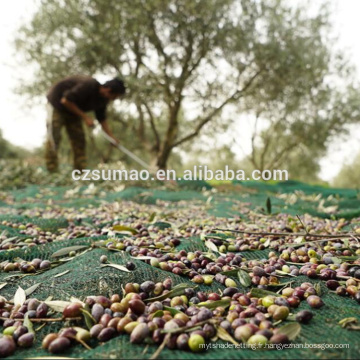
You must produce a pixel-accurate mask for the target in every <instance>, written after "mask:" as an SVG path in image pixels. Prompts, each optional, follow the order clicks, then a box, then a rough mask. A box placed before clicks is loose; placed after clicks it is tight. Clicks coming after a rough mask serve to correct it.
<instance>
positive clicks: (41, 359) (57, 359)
mask: <svg viewBox="0 0 360 360" xmlns="http://www.w3.org/2000/svg"><path fill="white" fill-rule="evenodd" d="M80 359H82V358H73V357H64V356H38V357H30V358H24V360H80Z"/></svg>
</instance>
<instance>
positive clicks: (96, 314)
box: [91, 304, 104, 322]
mask: <svg viewBox="0 0 360 360" xmlns="http://www.w3.org/2000/svg"><path fill="white" fill-rule="evenodd" d="M91 315H92V316H93V318H94V319H95V321H96V322H99V320H100V318H101V317H102V316H103V315H104V307H103V306H102V305H100V304H94V306H93V307H92V309H91Z"/></svg>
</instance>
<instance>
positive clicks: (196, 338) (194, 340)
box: [188, 334, 205, 352]
mask: <svg viewBox="0 0 360 360" xmlns="http://www.w3.org/2000/svg"><path fill="white" fill-rule="evenodd" d="M188 345H189V348H190V350H191V351H193V352H200V351H203V350H205V339H204V338H203V337H202V336H201V335H198V334H193V335H191V336H190V337H189V340H188Z"/></svg>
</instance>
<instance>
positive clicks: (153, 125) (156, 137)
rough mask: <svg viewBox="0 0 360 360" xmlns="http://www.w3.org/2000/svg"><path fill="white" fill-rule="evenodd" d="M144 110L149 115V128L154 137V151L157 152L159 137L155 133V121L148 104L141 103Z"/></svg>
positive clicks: (157, 133) (156, 132)
mask: <svg viewBox="0 0 360 360" xmlns="http://www.w3.org/2000/svg"><path fill="white" fill-rule="evenodd" d="M143 104H144V106H145V108H146V111H147V113H148V115H149V119H150V126H151V130H152V132H153V134H154V136H155V142H156V143H155V151H159V149H160V136H159V132H158V131H157V129H156V125H155V119H154V115H153V113H152V111H151V109H150V108H149V106H148V104H146V103H143Z"/></svg>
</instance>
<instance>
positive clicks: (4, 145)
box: [0, 130, 26, 159]
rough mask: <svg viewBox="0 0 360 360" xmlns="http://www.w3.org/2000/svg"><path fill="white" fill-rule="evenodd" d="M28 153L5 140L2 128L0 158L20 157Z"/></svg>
mask: <svg viewBox="0 0 360 360" xmlns="http://www.w3.org/2000/svg"><path fill="white" fill-rule="evenodd" d="M25 155H26V150H24V149H22V148H20V147H18V146H15V145H13V144H11V143H10V142H8V141H7V140H5V139H4V138H3V136H2V131H1V130H0V159H20V158H23V157H24V156H25Z"/></svg>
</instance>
